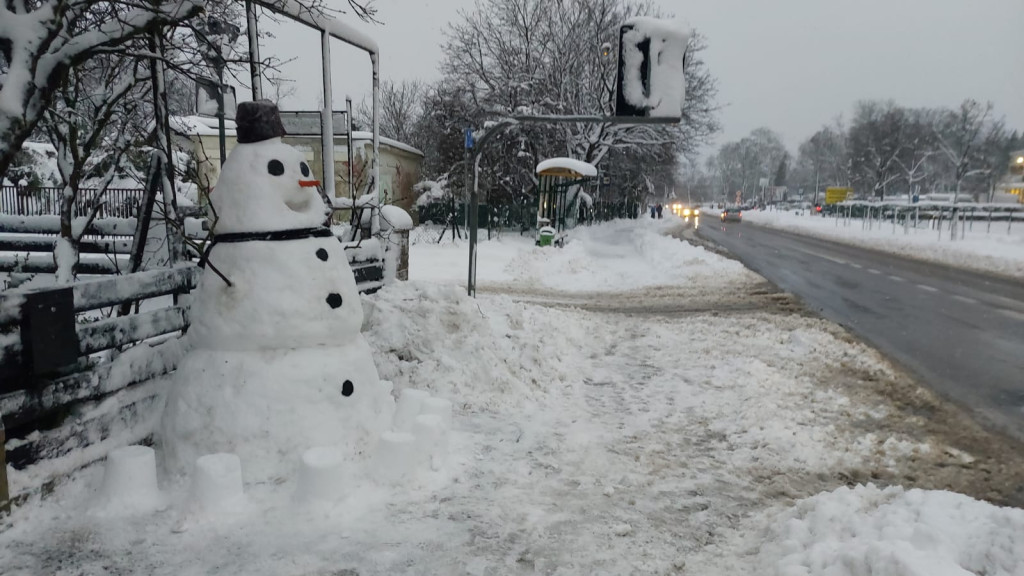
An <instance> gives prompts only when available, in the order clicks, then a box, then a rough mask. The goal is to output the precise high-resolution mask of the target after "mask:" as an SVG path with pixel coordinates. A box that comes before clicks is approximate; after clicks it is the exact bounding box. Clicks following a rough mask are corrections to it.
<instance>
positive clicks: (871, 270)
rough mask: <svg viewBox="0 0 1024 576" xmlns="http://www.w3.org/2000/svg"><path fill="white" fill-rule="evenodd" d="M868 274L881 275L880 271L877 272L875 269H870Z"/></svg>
mask: <svg viewBox="0 0 1024 576" xmlns="http://www.w3.org/2000/svg"><path fill="white" fill-rule="evenodd" d="M868 272H871V273H872V274H881V272H880V271H878V270H875V269H874V268H868Z"/></svg>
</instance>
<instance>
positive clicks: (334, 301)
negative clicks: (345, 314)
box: [327, 292, 341, 308]
mask: <svg viewBox="0 0 1024 576" xmlns="http://www.w3.org/2000/svg"><path fill="white" fill-rule="evenodd" d="M327 305H328V306H330V307H331V308H337V307H339V306H341V294H338V293H337V292H331V293H330V294H328V295H327Z"/></svg>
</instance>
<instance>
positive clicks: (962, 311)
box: [697, 220, 1024, 440]
mask: <svg viewBox="0 0 1024 576" xmlns="http://www.w3.org/2000/svg"><path fill="white" fill-rule="evenodd" d="M702 224H703V223H702ZM697 233H698V235H699V236H701V237H703V238H704V239H706V240H710V241H712V242H714V243H716V244H718V245H720V246H722V247H724V248H726V249H727V250H728V251H729V252H731V253H732V254H733V255H734V256H735V257H736V258H738V259H739V260H740V261H742V262H743V263H744V264H745V265H746V266H747V267H749V268H750V269H752V270H754V271H755V272H757V273H759V274H761V275H762V276H764V277H765V278H767V279H768V280H770V281H772V282H773V283H775V284H776V285H778V286H779V287H780V288H781V289H783V290H786V291H787V292H791V293H793V294H795V295H796V296H798V297H799V298H800V299H802V300H803V301H804V303H805V304H806V305H808V306H809V307H810V308H811V309H813V310H815V311H818V312H820V313H821V314H822V315H823V316H824V317H826V318H828V319H830V320H833V321H835V322H838V323H839V324H841V325H843V326H844V327H846V328H847V329H849V330H850V331H852V332H853V333H855V334H857V335H858V336H860V337H861V338H863V339H865V340H866V341H868V342H869V343H871V344H872V345H873V346H875V347H876V348H878V349H879V350H881V351H882V352H883V353H885V354H887V355H888V356H889V357H891V358H893V359H894V360H896V361H897V362H899V363H901V364H902V365H904V366H905V367H907V368H909V369H910V370H911V371H912V372H914V373H915V374H916V375H917V376H918V377H919V378H920V379H921V381H922V382H923V383H924V384H926V385H928V386H929V387H931V388H932V389H933V390H935V391H936V392H938V393H940V394H942V395H943V396H945V397H947V398H949V399H951V400H953V401H955V402H957V403H959V404H961V405H963V406H966V407H968V408H969V409H971V410H972V411H973V412H974V413H975V414H976V415H977V416H978V417H979V419H980V420H981V421H982V422H983V423H984V424H987V425H989V426H994V427H996V428H999V429H1002V430H1003V431H1006V432H1008V433H1010V434H1012V435H1014V436H1016V437H1017V438H1019V439H1021V440H1024V282H1019V281H1016V282H1015V281H1013V280H1008V279H1004V278H999V277H992V276H986V275H983V274H979V273H977V272H970V271H964V270H958V269H954V268H949V267H945V266H942V265H937V264H930V263H925V262H920V261H916V260H910V259H907V258H902V257H899V256H894V255H889V254H884V253H880V252H875V251H871V250H866V249H862V248H858V247H855V246H848V245H843V244H836V243H833V242H829V241H826V240H821V239H817V238H812V237H808V236H800V235H796V234H790V233H787V232H783V231H779V230H773V229H769V228H764V227H759V226H754V225H751V224H750V223H742V224H736V223H728V224H723V223H720V222H718V221H717V220H713V221H712V222H711V223H709V224H703V225H702V226H701V227H700V228H699V230H698V231H697Z"/></svg>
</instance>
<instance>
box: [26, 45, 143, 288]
mask: <svg viewBox="0 0 1024 576" xmlns="http://www.w3.org/2000/svg"><path fill="white" fill-rule="evenodd" d="M150 79H151V71H150V70H149V68H148V67H147V66H145V65H144V64H143V63H142V62H140V61H139V60H137V59H135V58H131V57H124V56H123V55H120V54H114V53H109V54H100V55H97V56H95V57H93V58H91V59H89V60H87V61H86V62H83V63H81V64H79V65H77V66H75V67H73V68H70V69H68V71H67V73H66V75H65V76H64V78H62V79H61V82H60V84H59V86H58V88H57V89H56V90H55V92H54V94H55V96H56V97H55V98H54V99H53V102H52V104H51V105H50V107H49V108H47V110H46V115H45V117H44V119H43V120H42V121H41V122H40V127H41V128H42V129H43V132H45V133H46V135H47V137H48V138H49V139H50V142H51V143H52V144H53V146H54V148H55V149H56V150H57V168H58V170H59V172H60V177H61V186H62V187H63V192H62V195H61V207H60V216H61V234H60V239H59V241H58V249H57V251H56V252H55V254H54V257H55V259H56V261H57V281H58V283H67V282H70V281H71V280H72V279H73V275H74V266H75V265H76V264H77V262H78V245H79V242H80V240H81V238H82V236H83V235H84V234H85V229H86V225H87V224H88V221H91V219H92V218H93V217H95V215H96V214H97V213H98V212H99V210H100V209H101V207H102V206H103V204H104V200H103V195H104V194H105V192H106V190H107V188H108V187H109V186H110V184H111V182H112V181H113V180H114V178H115V177H116V176H118V175H119V172H120V171H121V170H122V160H123V159H124V157H125V155H126V154H127V153H128V152H129V151H131V150H132V149H138V148H139V147H140V146H141V145H143V144H144V143H145V140H146V136H147V133H148V129H147V124H148V123H149V116H150V115H149V114H147V112H148V111H149V110H150V108H149V107H148V106H146V105H145V102H146V95H147V90H146V89H147V88H149V80H150ZM87 181H91V183H92V186H90V187H92V188H95V189H96V192H95V195H94V196H93V197H92V198H90V199H89V200H90V202H89V203H88V204H92V211H91V213H90V215H89V218H88V220H87V222H86V224H85V225H79V226H78V227H77V228H78V229H73V228H72V217H73V216H74V215H75V208H76V206H77V205H79V204H80V202H79V201H80V199H81V190H82V188H83V187H85V185H86V182H87Z"/></svg>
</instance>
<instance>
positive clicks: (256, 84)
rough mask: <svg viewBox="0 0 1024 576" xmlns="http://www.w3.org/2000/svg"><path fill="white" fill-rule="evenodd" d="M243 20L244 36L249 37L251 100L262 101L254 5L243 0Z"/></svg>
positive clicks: (257, 31)
mask: <svg viewBox="0 0 1024 576" xmlns="http://www.w3.org/2000/svg"><path fill="white" fill-rule="evenodd" d="M245 19H246V22H247V23H248V26H247V28H246V35H248V37H249V74H250V76H251V82H252V99H253V100H262V99H263V75H262V73H261V71H260V65H261V62H260V40H259V36H260V35H259V28H258V24H257V22H256V5H255V4H253V3H252V0H245Z"/></svg>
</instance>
